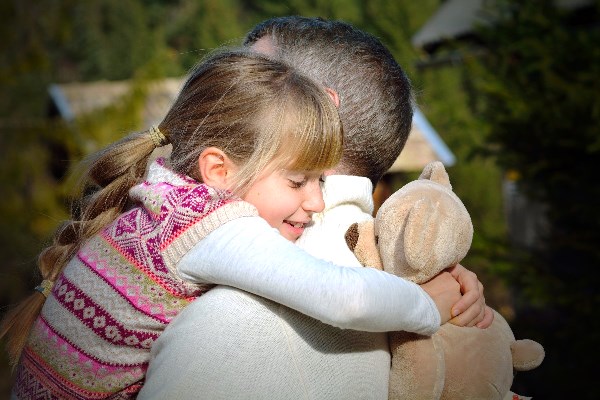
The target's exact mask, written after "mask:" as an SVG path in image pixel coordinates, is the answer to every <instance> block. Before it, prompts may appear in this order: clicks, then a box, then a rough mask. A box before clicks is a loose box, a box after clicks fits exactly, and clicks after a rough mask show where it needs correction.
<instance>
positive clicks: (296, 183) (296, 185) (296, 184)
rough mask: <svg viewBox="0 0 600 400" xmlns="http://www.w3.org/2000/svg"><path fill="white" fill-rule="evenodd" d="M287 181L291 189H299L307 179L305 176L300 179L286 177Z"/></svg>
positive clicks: (304, 184)
mask: <svg viewBox="0 0 600 400" xmlns="http://www.w3.org/2000/svg"><path fill="white" fill-rule="evenodd" d="M288 181H289V183H290V186H291V187H292V188H293V189H300V188H303V187H304V186H306V182H308V180H307V179H306V178H305V179H302V180H296V179H288Z"/></svg>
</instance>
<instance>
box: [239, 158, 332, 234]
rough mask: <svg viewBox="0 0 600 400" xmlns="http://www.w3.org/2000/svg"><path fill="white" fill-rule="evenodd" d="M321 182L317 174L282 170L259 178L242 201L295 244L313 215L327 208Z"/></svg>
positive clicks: (320, 176)
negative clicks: (255, 209) (252, 207)
mask: <svg viewBox="0 0 600 400" xmlns="http://www.w3.org/2000/svg"><path fill="white" fill-rule="evenodd" d="M321 182H322V175H321V173H318V172H298V171H289V170H285V169H281V170H278V171H275V172H272V173H268V174H265V175H263V176H261V177H259V178H258V180H256V181H255V182H254V184H252V186H250V189H249V190H248V191H247V192H246V194H245V195H244V197H243V199H244V200H246V201H247V202H249V203H250V204H252V205H254V206H255V207H256V208H257V209H258V213H259V215H260V216H261V217H262V218H264V219H265V220H266V221H267V222H268V223H269V225H271V226H272V227H273V228H277V229H278V230H279V232H280V233H281V234H282V235H283V237H285V238H286V239H288V240H291V241H296V239H298V238H299V237H300V235H302V232H304V228H305V227H306V225H307V224H308V223H309V222H310V221H311V217H312V215H313V214H314V213H318V212H321V211H323V208H325V204H324V202H323V193H322V192H321Z"/></svg>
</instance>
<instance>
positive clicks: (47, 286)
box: [35, 279, 54, 298]
mask: <svg viewBox="0 0 600 400" xmlns="http://www.w3.org/2000/svg"><path fill="white" fill-rule="evenodd" d="M53 287H54V281H51V280H49V279H44V280H43V281H42V283H40V284H39V286H36V287H35V290H37V291H38V292H40V293H41V294H43V295H44V297H45V298H48V295H49V294H50V291H51V290H52V288H53Z"/></svg>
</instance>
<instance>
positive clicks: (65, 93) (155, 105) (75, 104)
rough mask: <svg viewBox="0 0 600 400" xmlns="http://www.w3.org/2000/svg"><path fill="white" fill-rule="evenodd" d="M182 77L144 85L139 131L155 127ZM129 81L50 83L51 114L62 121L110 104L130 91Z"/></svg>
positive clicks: (171, 100)
mask: <svg viewBox="0 0 600 400" xmlns="http://www.w3.org/2000/svg"><path fill="white" fill-rule="evenodd" d="M183 81H184V79H183V78H167V79H163V80H160V81H154V82H150V83H148V85H149V86H148V88H147V89H148V92H147V93H148V95H147V97H146V102H145V104H144V107H143V110H142V116H141V118H142V124H143V126H141V127H140V129H144V128H148V127H150V126H152V125H155V124H158V123H159V122H160V121H161V120H162V118H163V117H164V116H165V115H166V112H167V110H168V109H169V106H170V105H171V104H172V103H173V101H174V100H175V97H177V94H178V93H179V90H180V88H181V86H182V84H183ZM130 89H131V83H130V82H129V81H97V82H86V83H65V84H60V85H58V84H54V85H50V87H49V88H48V93H49V95H50V100H51V114H57V115H59V116H60V117H62V118H63V119H64V120H66V121H72V120H73V119H75V118H76V117H77V116H80V115H84V114H86V113H89V112H91V111H94V110H99V109H102V108H104V107H108V106H110V105H113V104H114V103H116V102H117V101H119V99H121V98H123V96H125V95H126V94H128V93H129V92H130Z"/></svg>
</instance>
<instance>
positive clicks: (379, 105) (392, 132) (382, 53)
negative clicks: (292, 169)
mask: <svg viewBox="0 0 600 400" xmlns="http://www.w3.org/2000/svg"><path fill="white" fill-rule="evenodd" d="M244 45H246V46H254V47H255V48H256V49H257V50H259V51H261V52H264V53H267V54H269V55H271V56H273V57H276V58H278V59H281V60H283V61H284V62H287V63H288V64H291V65H293V66H294V67H296V68H297V69H298V70H299V71H300V72H302V73H304V74H306V75H308V76H309V77H311V78H313V79H314V80H316V81H317V82H320V83H322V84H323V85H325V86H327V87H329V88H331V89H333V90H335V91H336V92H337V94H338V96H339V99H340V108H339V114H340V118H341V120H342V124H343V127H344V153H343V156H342V160H341V162H340V165H339V167H338V168H337V173H339V174H347V175H357V176H365V177H368V178H369V179H371V181H372V182H373V184H375V183H376V182H377V181H378V180H379V179H380V178H381V176H382V175H383V174H384V173H385V172H386V171H387V170H388V169H389V167H390V166H391V165H392V164H393V162H394V161H395V160H396V158H397V157H398V155H399V154H400V151H401V150H402V148H403V147H404V144H405V143H406V139H407V137H408V133H409V132H410V128H411V123H412V93H411V87H410V82H409V80H408V78H407V77H406V74H405V73H404V71H403V70H402V68H401V67H400V66H399V65H398V63H396V61H395V60H394V58H393V56H392V55H391V53H390V52H389V51H388V50H387V49H386V48H385V46H383V44H382V43H381V42H380V41H379V40H378V39H377V38H375V37H374V36H372V35H370V34H368V33H365V32H362V31H360V30H358V29H356V28H354V27H352V26H351V25H349V24H347V23H345V22H341V21H327V20H323V19H320V18H305V17H297V16H292V17H281V18H273V19H269V20H267V21H264V22H262V23H261V24H259V25H257V26H256V27H255V28H254V29H253V30H252V31H250V32H249V33H248V35H247V36H246V39H245V40H244Z"/></svg>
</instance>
